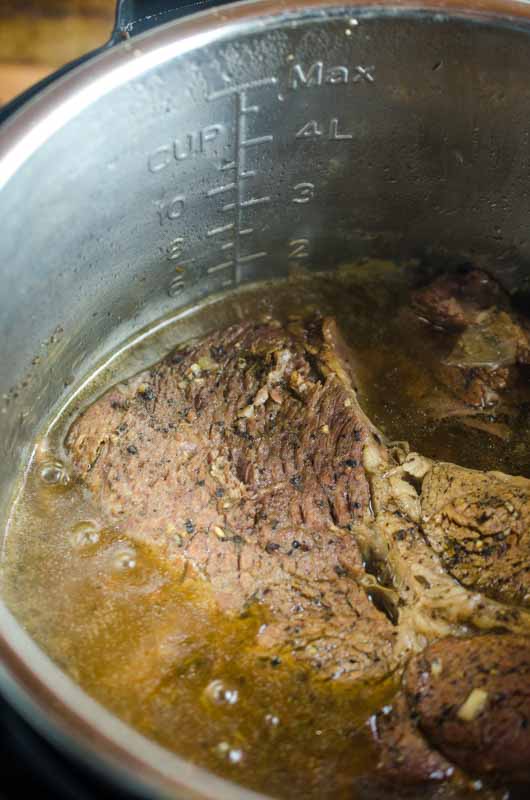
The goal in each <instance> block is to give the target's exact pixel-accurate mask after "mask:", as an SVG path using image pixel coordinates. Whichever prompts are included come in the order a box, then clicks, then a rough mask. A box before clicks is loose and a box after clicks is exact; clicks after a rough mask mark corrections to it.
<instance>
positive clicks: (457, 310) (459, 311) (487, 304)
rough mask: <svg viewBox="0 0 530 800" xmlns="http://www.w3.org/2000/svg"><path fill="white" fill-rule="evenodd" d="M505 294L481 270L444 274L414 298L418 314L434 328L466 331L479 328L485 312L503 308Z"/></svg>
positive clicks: (471, 269)
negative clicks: (500, 306) (471, 326)
mask: <svg viewBox="0 0 530 800" xmlns="http://www.w3.org/2000/svg"><path fill="white" fill-rule="evenodd" d="M502 299H503V291H502V289H501V287H500V286H499V284H498V283H497V282H496V281H494V280H493V278H490V276H489V275H488V274H487V273H485V272H482V271H481V270H479V269H473V268H470V269H463V270H460V271H459V272H451V273H444V274H442V275H439V276H438V277H437V278H435V279H434V280H433V281H432V282H431V283H429V284H428V285H427V286H425V287H423V288H422V289H419V290H418V291H416V292H415V293H414V295H413V305H414V308H415V309H416V310H417V312H418V313H419V314H420V315H421V316H422V317H424V318H425V319H426V320H428V321H429V322H430V323H432V324H433V325H436V326H438V327H440V328H445V329H447V330H464V329H465V328H467V327H468V325H473V324H475V323H476V322H477V321H478V319H479V317H480V315H481V314H482V312H484V311H485V310H486V309H489V308H492V307H495V306H498V305H499V302H501V301H502Z"/></svg>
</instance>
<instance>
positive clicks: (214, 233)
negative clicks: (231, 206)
mask: <svg viewBox="0 0 530 800" xmlns="http://www.w3.org/2000/svg"><path fill="white" fill-rule="evenodd" d="M233 227H234V223H233V222H229V223H228V225H219V227H218V228H210V230H209V231H207V232H206V236H217V234H219V233H225V232H226V231H231V230H232V228H233Z"/></svg>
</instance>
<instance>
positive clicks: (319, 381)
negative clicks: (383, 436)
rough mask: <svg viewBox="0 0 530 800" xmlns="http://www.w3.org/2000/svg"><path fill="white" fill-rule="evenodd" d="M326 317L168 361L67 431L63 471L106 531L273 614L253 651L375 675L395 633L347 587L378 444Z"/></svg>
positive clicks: (234, 600) (237, 333) (218, 338)
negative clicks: (366, 455) (81, 486)
mask: <svg viewBox="0 0 530 800" xmlns="http://www.w3.org/2000/svg"><path fill="white" fill-rule="evenodd" d="M342 349H344V350H345V348H341V345H340V342H339V341H338V336H337V332H336V330H335V326H334V324H333V323H332V322H331V321H325V322H324V323H322V322H321V321H319V320H316V321H314V322H313V323H311V324H309V325H308V326H302V325H301V324H300V323H295V324H293V325H292V326H290V328H285V327H282V326H280V325H278V324H275V323H270V324H263V325H250V324H249V325H242V326H238V327H234V328H231V329H229V330H227V331H225V332H224V333H223V334H222V335H219V334H215V335H213V336H210V337H209V338H207V339H205V340H204V341H202V342H201V343H200V344H197V345H193V346H190V347H188V348H186V349H184V350H180V351H178V352H176V353H173V354H172V355H171V356H170V357H169V358H167V359H166V360H164V361H162V362H161V363H160V364H158V365H157V366H156V367H154V368H153V369H152V370H150V371H149V372H146V373H143V374H142V375H140V376H138V377H136V378H135V379H133V380H131V381H129V382H128V383H126V384H123V385H121V386H118V387H116V388H114V389H113V390H111V391H110V392H108V393H107V394H106V395H104V396H103V397H102V398H101V399H100V400H99V401H98V402H96V403H95V404H94V405H92V406H91V407H90V408H89V409H88V410H87V411H86V412H85V414H84V415H83V416H82V417H81V418H80V419H79V420H78V421H77V422H76V423H75V424H74V425H73V427H72V429H71V431H70V433H69V436H68V440H67V446H68V448H69V450H70V453H71V457H72V461H73V464H74V467H75V470H76V471H77V474H78V476H79V477H81V478H82V479H83V480H84V482H85V483H86V485H87V486H88V488H89V489H90V490H91V492H92V493H93V495H94V497H95V498H96V500H97V503H98V505H99V507H100V508H101V509H102V511H103V512H104V514H105V515H106V516H107V518H108V519H109V520H110V522H111V524H112V525H113V527H114V528H116V529H118V530H119V531H120V532H123V533H126V534H127V535H128V536H129V537H130V538H132V539H133V540H137V541H143V542H147V543H149V544H150V545H152V546H153V547H156V548H157V549H158V550H159V551H160V553H161V555H162V557H163V558H164V559H165V560H166V561H167V562H168V563H169V564H171V565H172V566H173V567H174V568H175V569H177V570H180V571H182V570H184V569H187V568H189V567H191V568H194V569H195V570H196V571H197V573H198V574H200V575H202V576H204V577H205V578H207V580H208V582H209V584H210V586H211V588H212V590H213V592H214V596H215V600H216V602H217V604H218V605H219V606H220V607H221V608H222V609H224V610H226V611H229V612H232V613H239V612H241V611H243V610H244V609H245V608H246V607H247V606H248V605H249V604H250V603H253V602H255V603H261V604H262V605H264V606H265V607H266V608H268V610H269V612H270V619H269V620H268V624H266V625H263V626H262V629H261V630H260V636H259V637H258V638H259V641H258V646H260V647H263V648H265V649H266V650H267V651H270V653H271V655H272V656H277V657H280V656H281V657H282V658H284V657H289V658H290V657H294V658H296V659H305V660H308V661H310V662H311V663H312V664H313V665H315V667H316V668H318V669H320V670H321V671H322V675H323V677H326V676H327V677H334V678H339V677H342V676H344V677H345V678H349V677H351V678H352V679H353V678H359V677H360V676H364V675H365V673H366V674H367V673H370V674H373V675H377V674H385V673H386V672H387V671H388V670H389V669H390V668H391V667H392V664H393V663H394V642H395V638H396V632H395V628H394V626H393V625H392V624H391V622H390V621H389V620H388V619H387V617H386V616H385V615H384V614H383V613H381V612H380V611H378V610H377V609H376V608H375V606H374V605H373V604H372V603H371V601H370V599H369V597H368V595H367V593H366V592H365V590H364V589H363V588H362V586H361V585H360V584H359V583H358V582H356V581H355V580H354V579H353V578H354V576H355V575H358V574H360V573H361V572H362V558H361V555H360V553H359V549H358V547H357V544H356V542H355V539H354V537H353V536H352V534H351V532H350V531H349V529H348V526H349V525H351V524H352V523H354V522H355V520H358V519H360V518H361V517H362V516H363V514H364V513H365V512H366V510H367V508H368V502H369V487H368V482H367V479H366V476H365V473H364V470H363V468H362V465H361V461H362V450H363V447H364V445H365V443H366V441H367V440H370V441H373V443H374V446H375V447H376V448H377V447H378V446H379V445H378V443H377V441H376V439H375V436H376V435H377V434H375V432H374V431H373V429H372V427H371V425H370V423H369V422H368V421H367V419H366V417H365V416H364V414H363V413H362V411H361V410H360V408H359V407H358V405H357V401H356V397H355V394H354V392H353V390H352V387H351V384H350V379H349V369H348V366H347V364H346V362H345V361H344V360H343V359H342V358H341V356H340V353H341V350H342Z"/></svg>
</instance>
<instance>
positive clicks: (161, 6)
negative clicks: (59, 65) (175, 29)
mask: <svg viewBox="0 0 530 800" xmlns="http://www.w3.org/2000/svg"><path fill="white" fill-rule="evenodd" d="M231 1H233V0H118V4H117V7H116V23H115V26H114V33H113V35H112V41H113V42H117V41H119V40H121V39H128V38H129V37H130V36H136V35H137V34H138V33H143V32H144V31H147V30H149V29H150V28H154V27H155V26H156V25H162V24H163V23H164V22H169V21H170V20H173V19H178V17H184V16H186V15H187V14H193V13H194V12H195V11H203V10H205V9H207V8H214V7H215V6H222V5H225V4H226V3H227V2H231Z"/></svg>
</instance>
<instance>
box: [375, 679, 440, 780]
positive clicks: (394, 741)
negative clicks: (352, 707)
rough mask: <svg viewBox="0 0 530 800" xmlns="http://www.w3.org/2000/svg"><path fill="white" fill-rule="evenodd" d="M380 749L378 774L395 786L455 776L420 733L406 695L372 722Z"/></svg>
mask: <svg viewBox="0 0 530 800" xmlns="http://www.w3.org/2000/svg"><path fill="white" fill-rule="evenodd" d="M369 725H370V729H371V731H372V735H373V737H374V741H375V743H376V745H377V748H378V753H379V760H378V763H377V772H378V774H379V775H380V776H381V778H384V779H385V780H386V781H395V782H396V784H398V785H402V784H406V785H408V784H411V785H414V784H418V783H427V782H429V781H435V782H440V781H443V780H446V779H447V778H450V777H452V776H453V774H454V771H455V769H454V765H453V764H451V763H450V762H449V761H447V759H446V758H444V756H443V755H442V754H441V753H439V752H438V751H437V750H435V749H433V748H432V747H431V746H430V745H429V743H428V742H427V741H426V739H425V738H424V737H423V735H422V734H421V732H420V731H419V730H418V726H417V720H416V719H414V718H413V717H412V714H411V709H410V707H409V703H408V701H407V697H406V696H405V694H404V693H402V692H400V693H399V694H398V695H397V696H396V697H395V699H394V701H393V703H392V705H389V706H385V708H383V709H382V710H381V711H380V712H379V713H377V714H374V716H373V717H372V718H371V719H370V721H369Z"/></svg>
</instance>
